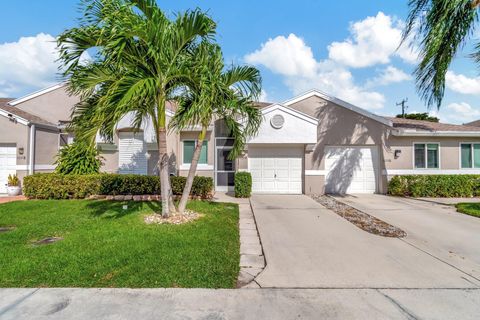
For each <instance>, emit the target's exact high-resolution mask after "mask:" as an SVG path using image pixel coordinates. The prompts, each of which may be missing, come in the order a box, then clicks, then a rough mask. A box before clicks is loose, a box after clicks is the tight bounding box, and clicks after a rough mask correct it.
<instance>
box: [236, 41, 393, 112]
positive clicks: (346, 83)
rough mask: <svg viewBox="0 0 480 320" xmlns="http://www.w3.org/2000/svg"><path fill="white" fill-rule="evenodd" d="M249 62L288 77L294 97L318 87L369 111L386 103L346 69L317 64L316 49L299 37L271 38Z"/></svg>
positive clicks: (247, 58)
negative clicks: (314, 53)
mask: <svg viewBox="0 0 480 320" xmlns="http://www.w3.org/2000/svg"><path fill="white" fill-rule="evenodd" d="M245 61H246V62H247V63H251V64H254V65H263V66H265V67H266V68H268V69H269V70H271V71H272V72H274V73H276V74H279V75H282V76H284V80H285V83H286V85H287V86H288V87H289V88H290V90H291V91H292V92H293V93H294V94H299V93H302V92H304V91H307V90H309V89H312V88H316V89H319V90H322V91H325V92H326V93H329V94H332V95H335V96H338V97H339V98H341V99H344V100H346V101H349V102H351V103H353V104H357V105H359V106H362V107H364V108H367V109H380V108H382V107H383V105H384V103H385V98H384V96H383V95H382V94H380V93H378V92H372V91H368V90H365V89H363V88H361V87H359V86H357V85H356V84H355V82H354V79H353V76H352V74H351V72H350V71H349V70H348V69H346V68H345V67H343V66H341V65H339V64H338V63H335V62H334V61H331V60H328V59H327V60H321V61H317V60H316V59H315V57H314V56H313V52H312V49H311V48H310V47H309V46H308V45H307V44H306V43H305V42H304V40H303V39H301V38H300V37H298V36H296V35H295V34H290V35H289V36H288V37H284V36H278V37H276V38H273V39H269V40H268V41H267V42H266V43H264V44H262V46H261V48H260V49H259V50H257V51H255V52H253V53H251V54H248V55H246V56H245Z"/></svg>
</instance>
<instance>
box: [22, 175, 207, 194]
mask: <svg viewBox="0 0 480 320" xmlns="http://www.w3.org/2000/svg"><path fill="white" fill-rule="evenodd" d="M170 182H171V185H172V192H173V194H174V195H181V194H182V192H183V188H184V186H185V182H186V178H185V177H170ZM212 191H213V179H212V178H209V177H200V176H196V177H195V178H194V179H193V186H192V192H191V195H192V196H194V197H200V198H208V197H209V196H210V195H211V194H212ZM23 193H24V195H25V196H27V197H29V198H34V199H84V198H87V197H89V196H91V195H144V194H148V195H150V194H152V195H153V194H160V178H159V177H157V176H144V175H133V174H132V175H130V174H126V175H123V174H107V173H103V174H92V175H61V174H56V173H37V174H34V175H31V176H27V177H25V178H24V179H23Z"/></svg>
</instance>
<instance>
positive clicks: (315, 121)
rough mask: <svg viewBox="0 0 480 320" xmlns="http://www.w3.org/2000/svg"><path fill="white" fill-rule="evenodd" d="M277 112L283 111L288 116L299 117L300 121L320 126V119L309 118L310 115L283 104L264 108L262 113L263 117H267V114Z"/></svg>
mask: <svg viewBox="0 0 480 320" xmlns="http://www.w3.org/2000/svg"><path fill="white" fill-rule="evenodd" d="M275 110H282V111H284V112H285V113H288V114H290V115H292V116H294V117H297V118H299V119H302V120H304V121H306V122H309V123H311V124H313V125H316V126H318V119H316V118H314V117H312V116H309V115H308V114H305V113H303V112H300V111H298V110H295V109H293V108H290V107H286V106H284V105H281V104H278V103H277V104H273V105H271V106H268V107H266V108H263V109H262V110H261V111H262V115H266V114H268V113H270V112H273V111H275Z"/></svg>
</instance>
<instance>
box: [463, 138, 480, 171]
mask: <svg viewBox="0 0 480 320" xmlns="http://www.w3.org/2000/svg"><path fill="white" fill-rule="evenodd" d="M460 157H461V159H460V162H461V166H462V169H471V168H480V144H478V143H462V144H460Z"/></svg>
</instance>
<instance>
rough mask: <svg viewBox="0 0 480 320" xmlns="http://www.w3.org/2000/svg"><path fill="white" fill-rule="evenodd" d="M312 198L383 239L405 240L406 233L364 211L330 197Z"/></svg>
mask: <svg viewBox="0 0 480 320" xmlns="http://www.w3.org/2000/svg"><path fill="white" fill-rule="evenodd" d="M312 198H313V199H314V200H315V201H317V202H318V203H320V204H321V205H322V206H324V207H326V208H327V209H330V210H332V211H333V212H335V213H336V214H338V215H339V216H341V217H342V218H344V219H346V220H348V221H349V222H351V223H353V224H354V225H356V226H357V227H359V228H360V229H362V230H364V231H367V232H369V233H372V234H376V235H379V236H382V237H391V238H403V237H405V236H406V235H407V233H406V232H405V231H403V230H402V229H399V228H397V227H395V226H392V225H391V224H388V223H386V222H385V221H382V220H380V219H378V218H375V217H373V216H371V215H369V214H367V213H365V212H363V211H360V210H357V209H355V208H353V207H351V206H349V205H346V204H344V203H342V202H340V201H337V200H336V199H334V198H332V197H329V196H325V195H323V196H312Z"/></svg>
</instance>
